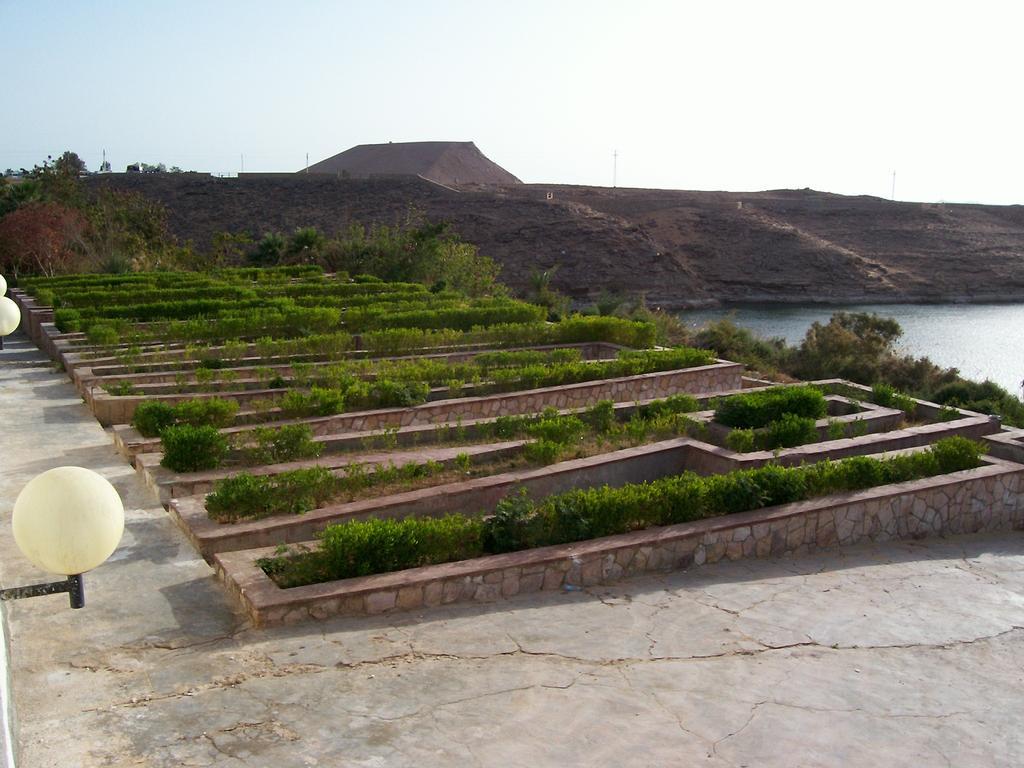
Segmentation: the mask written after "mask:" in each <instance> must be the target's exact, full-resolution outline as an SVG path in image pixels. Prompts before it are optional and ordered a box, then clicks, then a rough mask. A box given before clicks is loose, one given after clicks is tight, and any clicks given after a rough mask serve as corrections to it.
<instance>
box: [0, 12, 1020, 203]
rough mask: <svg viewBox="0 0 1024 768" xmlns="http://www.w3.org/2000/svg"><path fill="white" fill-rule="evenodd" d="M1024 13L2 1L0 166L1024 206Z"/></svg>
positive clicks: (1, 167) (0, 14) (0, 167)
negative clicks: (398, 157) (352, 176)
mask: <svg viewBox="0 0 1024 768" xmlns="http://www.w3.org/2000/svg"><path fill="white" fill-rule="evenodd" d="M1022 29H1024V4H1022V3H1021V2H1015V3H1011V2H1006V3H995V2H989V3H985V2H963V1H962V0H961V2H956V3H944V2H927V3H925V2H921V3H918V2H901V1H899V0H890V1H889V2H887V3H874V2H857V3H837V2H826V1H822V0H819V2H808V3H802V2H739V1H734V2H711V0H702V2H692V3H691V2H682V1H677V2H655V1H654V0H634V1H633V2H600V1H598V0H589V1H588V2H577V1H575V0H543V1H534V0H515V1H514V2H497V1H495V0H476V1H475V2H474V1H472V0H465V1H463V0H450V1H445V0H430V1H429V2H428V1H427V0H422V1H421V2H411V1H407V2H386V1H381V2H372V3H371V2H361V3H355V2H301V1H294V0H293V1H292V2H287V3H284V2H258V1H256V0H253V1H251V2H216V3H212V2H192V1H190V0H179V1H176V2H164V3H158V2H146V1H145V0H134V1H133V0H123V1H122V2H105V3H104V2H73V1H72V0H66V1H65V2H52V1H48V0H33V1H29V0H21V1H20V2H14V1H12V0H0V31H2V34H3V45H4V48H5V56H4V59H5V63H4V78H3V80H4V89H3V92H4V106H5V109H4V112H5V115H4V120H3V122H2V128H0V170H2V169H3V168H6V167H13V168H18V167H21V166H31V165H32V164H34V163H36V162H41V161H42V160H43V159H44V158H45V156H46V155H47V154H54V155H56V154H58V153H59V152H61V151H63V150H64V149H73V150H75V151H76V152H78V153H79V154H80V155H81V156H82V157H83V158H84V159H85V160H86V162H87V163H88V165H89V167H90V168H92V169H95V168H96V167H97V166H98V165H99V162H100V157H101V151H102V150H103V149H104V148H105V149H106V150H107V156H108V158H109V159H110V160H111V162H112V164H113V165H114V168H115V170H123V169H124V166H125V165H126V164H127V163H129V162H134V161H136V160H141V161H144V162H150V163H156V162H161V161H162V162H164V163H166V164H167V165H169V166H170V165H178V166H181V167H183V168H186V169H195V170H201V171H211V172H215V173H235V172H237V171H238V170H239V166H240V163H241V155H243V154H244V156H245V169H246V170H247V171H257V170H263V171H291V170H297V169H299V168H301V167H302V166H303V164H304V163H305V153H306V152H308V153H309V157H310V161H311V162H315V161H317V160H320V159H323V158H324V157H328V156H330V155H332V154H335V153H337V152H340V151H342V150H344V149H347V148H348V147H350V146H352V145H354V144H360V143H375V142H383V141H417V140H473V141H475V142H476V143H477V145H478V146H479V147H480V149H481V150H482V151H483V152H484V153H485V154H486V155H488V156H489V157H491V158H492V159H493V160H495V161H496V162H498V163H499V164H501V165H503V166H504V167H505V168H507V169H508V170H509V171H511V172H512V173H514V174H516V175H517V176H519V177H520V178H521V179H523V180H524V181H529V182H544V181H550V182H564V183H579V184H599V185H610V184H611V180H612V152H613V150H616V149H617V150H618V152H619V161H618V182H619V185H620V186H640V187H669V188H680V189H728V190H757V189H773V188H782V187H790V188H792V187H813V188H815V189H822V190H827V191H831V192H841V193H845V194H871V195H879V196H884V197H888V196H889V194H890V191H891V184H892V173H893V170H895V171H896V174H897V175H896V197H897V198H898V199H905V200H950V201H977V202H988V203H1018V202H1024V160H1022V155H1021V152H1020V149H1019V148H1020V146H1021V132H1022V125H1021V123H1022V120H1021V118H1022V113H1024V108H1022V106H1021V73H1022V72H1024V67H1022V64H1024V44H1022V42H1021V35H1022Z"/></svg>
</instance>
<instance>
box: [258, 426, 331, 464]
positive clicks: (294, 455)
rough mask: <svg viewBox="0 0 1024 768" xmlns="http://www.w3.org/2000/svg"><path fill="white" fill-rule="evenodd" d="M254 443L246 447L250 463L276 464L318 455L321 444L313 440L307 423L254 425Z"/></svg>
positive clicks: (311, 431)
mask: <svg viewBox="0 0 1024 768" xmlns="http://www.w3.org/2000/svg"><path fill="white" fill-rule="evenodd" d="M252 437H253V442H254V443H255V445H252V446H249V447H248V448H247V449H246V458H247V459H248V462H249V463H250V464H278V463H280V462H284V461H296V460H298V459H311V458H315V457H316V456H319V455H320V452H321V451H322V450H323V444H322V443H318V442H315V441H314V440H313V430H312V429H310V428H309V426H308V425H307V424H286V425H285V426H283V427H277V428H276V429H275V428H273V427H256V428H255V429H254V430H253V431H252Z"/></svg>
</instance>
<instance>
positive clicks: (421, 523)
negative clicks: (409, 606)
mask: <svg viewBox="0 0 1024 768" xmlns="http://www.w3.org/2000/svg"><path fill="white" fill-rule="evenodd" d="M481 529H482V524H481V522H480V520H478V519H475V518H466V517H461V516H458V515H449V516H447V517H442V518H429V517H428V518H416V517H409V518H405V519H404V520H390V519H389V520H365V521H359V522H351V523H346V524H343V525H331V526H328V527H327V528H326V529H325V530H324V531H323V533H322V534H321V536H320V548H321V552H322V556H323V558H324V560H325V561H326V562H327V563H329V567H330V569H331V572H332V574H333V578H339V579H344V578H349V577H352V576H365V575H367V574H371V573H386V572H388V571H398V570H403V569H405V568H415V567H417V566H421V565H429V564H431V563H444V562H450V561H452V560H465V559H467V558H471V557H477V556H479V555H480V554H481V552H482V547H481Z"/></svg>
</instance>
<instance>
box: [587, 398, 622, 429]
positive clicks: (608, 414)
mask: <svg viewBox="0 0 1024 768" xmlns="http://www.w3.org/2000/svg"><path fill="white" fill-rule="evenodd" d="M583 418H584V420H585V421H586V422H587V423H588V424H589V425H590V427H591V429H593V430H594V431H595V432H597V433H598V434H599V435H604V434H607V433H608V432H611V430H612V427H614V426H615V403H614V402H613V401H611V400H601V401H599V402H597V403H594V405H592V406H591V407H590V408H588V409H587V411H586V413H585V414H584V415H583Z"/></svg>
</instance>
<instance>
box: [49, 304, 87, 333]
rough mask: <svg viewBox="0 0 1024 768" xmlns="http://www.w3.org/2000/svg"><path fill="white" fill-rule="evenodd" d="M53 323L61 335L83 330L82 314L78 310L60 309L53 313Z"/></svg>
mask: <svg viewBox="0 0 1024 768" xmlns="http://www.w3.org/2000/svg"><path fill="white" fill-rule="evenodd" d="M53 322H54V323H55V324H56V326H57V330H58V331H60V332H61V333H74V332H76V331H80V330H82V313H81V312H79V311H78V310H77V309H58V310H55V311H54V313H53Z"/></svg>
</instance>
